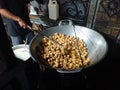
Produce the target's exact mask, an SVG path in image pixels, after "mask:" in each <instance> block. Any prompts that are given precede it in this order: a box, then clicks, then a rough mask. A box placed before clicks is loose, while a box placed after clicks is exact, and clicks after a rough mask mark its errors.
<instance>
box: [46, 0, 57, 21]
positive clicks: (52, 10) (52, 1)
mask: <svg viewBox="0 0 120 90" xmlns="http://www.w3.org/2000/svg"><path fill="white" fill-rule="evenodd" d="M48 14H49V18H50V19H52V20H57V19H58V18H59V5H58V2H57V0H49V3H48Z"/></svg>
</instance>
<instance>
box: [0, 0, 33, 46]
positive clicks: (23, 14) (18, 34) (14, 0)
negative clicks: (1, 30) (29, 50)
mask: <svg viewBox="0 0 120 90" xmlns="http://www.w3.org/2000/svg"><path fill="white" fill-rule="evenodd" d="M28 4H29V0H0V9H2V12H1V14H2V13H5V12H6V10H8V11H10V12H11V13H13V14H14V15H16V16H17V17H18V18H17V19H16V20H12V19H9V18H6V17H5V22H6V25H7V30H8V34H9V35H10V37H11V40H12V44H13V45H18V44H23V43H24V41H25V40H26V39H27V44H29V43H30V41H31V40H32V38H33V37H34V32H32V31H30V30H28V28H26V26H24V25H23V26H22V27H21V26H20V22H21V20H24V22H25V23H26V24H27V25H29V26H30V27H32V24H31V22H30V18H29V12H28V6H27V5H28Z"/></svg>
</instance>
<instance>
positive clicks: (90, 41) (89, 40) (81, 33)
mask: <svg viewBox="0 0 120 90" xmlns="http://www.w3.org/2000/svg"><path fill="white" fill-rule="evenodd" d="M74 27H75V31H76V36H77V37H79V38H81V39H83V40H84V41H85V43H86V44H87V48H88V53H89V54H88V58H90V60H91V61H90V64H89V65H88V66H87V67H86V68H88V67H90V66H92V65H95V64H96V63H98V62H99V61H101V60H102V59H103V58H104V56H105V54H106V53H107V49H108V46H107V43H106V40H105V39H104V37H103V36H102V35H101V34H99V33H98V32H96V31H95V30H92V29H89V28H86V27H83V26H78V25H74ZM56 32H57V33H62V34H66V35H69V36H74V35H75V33H74V29H73V25H72V22H71V21H69V23H68V24H67V25H66V23H65V22H64V21H60V22H59V25H58V26H55V27H50V28H47V29H45V30H43V31H41V33H42V34H44V35H46V36H51V35H54V33H56ZM42 38H43V36H41V34H40V33H38V34H37V35H36V36H35V37H34V38H33V40H32V41H31V43H30V46H29V49H30V54H31V57H32V59H33V60H35V61H36V62H38V63H39V64H40V65H43V66H45V67H49V66H48V65H47V64H46V63H44V62H43V60H42V59H39V58H38V56H37V55H36V47H37V46H38V45H39V43H40V42H41V39H42ZM50 68H51V67H50ZM81 69H82V68H80V69H77V70H76V69H75V70H60V69H57V71H58V72H60V73H74V72H79V71H81Z"/></svg>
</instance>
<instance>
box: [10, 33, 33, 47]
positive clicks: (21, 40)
mask: <svg viewBox="0 0 120 90" xmlns="http://www.w3.org/2000/svg"><path fill="white" fill-rule="evenodd" d="M34 36H35V35H34V33H33V32H30V33H28V34H27V35H25V36H21V35H19V36H10V37H11V40H12V45H13V46H14V45H18V44H23V43H25V42H26V43H27V44H30V42H31V40H32V38H33V37H34ZM24 41H25V42H24Z"/></svg>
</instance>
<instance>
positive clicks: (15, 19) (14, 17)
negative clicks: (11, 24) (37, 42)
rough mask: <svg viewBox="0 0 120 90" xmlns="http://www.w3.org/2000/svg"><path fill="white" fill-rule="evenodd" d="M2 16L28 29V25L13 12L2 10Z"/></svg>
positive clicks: (0, 10) (0, 11)
mask: <svg viewBox="0 0 120 90" xmlns="http://www.w3.org/2000/svg"><path fill="white" fill-rule="evenodd" d="M0 14H1V15H3V16H4V17H7V18H9V19H12V20H14V21H17V22H18V23H19V25H20V26H21V27H23V28H26V27H27V24H26V23H25V22H24V21H23V20H22V19H21V18H20V17H18V16H16V15H14V14H12V13H11V12H9V11H8V10H6V9H0Z"/></svg>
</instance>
